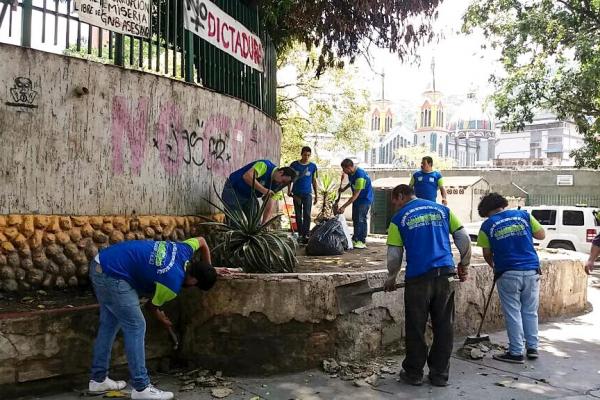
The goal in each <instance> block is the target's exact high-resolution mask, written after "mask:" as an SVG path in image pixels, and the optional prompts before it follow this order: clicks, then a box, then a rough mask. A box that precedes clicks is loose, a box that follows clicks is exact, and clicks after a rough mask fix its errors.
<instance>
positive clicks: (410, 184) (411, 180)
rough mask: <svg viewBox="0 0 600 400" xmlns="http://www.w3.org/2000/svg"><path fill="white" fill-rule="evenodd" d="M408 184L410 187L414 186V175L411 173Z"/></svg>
mask: <svg viewBox="0 0 600 400" xmlns="http://www.w3.org/2000/svg"><path fill="white" fill-rule="evenodd" d="M408 186H410V187H411V188H414V187H415V175H414V174H413V175H411V176H410V182H408Z"/></svg>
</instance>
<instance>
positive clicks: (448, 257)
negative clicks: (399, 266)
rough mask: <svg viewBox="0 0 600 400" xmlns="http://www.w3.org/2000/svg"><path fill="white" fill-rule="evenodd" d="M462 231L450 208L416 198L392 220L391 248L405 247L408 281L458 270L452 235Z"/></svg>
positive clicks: (390, 232) (389, 232) (388, 243)
mask: <svg viewBox="0 0 600 400" xmlns="http://www.w3.org/2000/svg"><path fill="white" fill-rule="evenodd" d="M460 228H462V224H461V223H460V221H459V220H458V218H456V216H455V215H454V214H453V213H452V211H450V209H449V208H448V207H446V206H443V205H441V204H437V203H434V202H432V201H429V200H423V199H415V200H412V201H410V202H408V203H407V204H405V205H404V207H402V208H401V209H399V210H398V212H396V214H395V215H394V216H393V217H392V221H391V223H390V226H389V228H388V239H387V245H388V246H404V248H405V250H406V279H412V278H417V277H419V276H421V275H424V274H426V273H428V272H429V271H431V270H433V269H435V268H442V267H454V259H453V258H452V249H451V247H450V234H451V233H454V232H456V231H457V230H459V229H460Z"/></svg>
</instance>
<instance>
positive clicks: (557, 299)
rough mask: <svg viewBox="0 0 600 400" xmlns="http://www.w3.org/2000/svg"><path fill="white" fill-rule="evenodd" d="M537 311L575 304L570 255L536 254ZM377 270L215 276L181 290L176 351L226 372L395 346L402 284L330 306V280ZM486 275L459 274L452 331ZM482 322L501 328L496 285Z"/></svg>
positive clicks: (578, 277) (474, 314)
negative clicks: (368, 300) (355, 306)
mask: <svg viewBox="0 0 600 400" xmlns="http://www.w3.org/2000/svg"><path fill="white" fill-rule="evenodd" d="M541 257H542V260H543V261H542V270H543V274H542V276H541V280H542V282H541V300H540V310H539V314H540V320H541V321H547V320H549V319H552V318H558V317H563V316H566V315H573V314H577V313H582V312H583V311H584V310H585V307H586V296H587V276H586V275H585V273H584V271H583V267H582V263H581V261H574V260H573V258H572V256H571V255H565V254H562V255H560V254H558V255H554V254H547V253H541ZM386 274H387V273H386V272H385V271H371V272H366V273H363V272H361V273H347V274H343V273H331V274H326V273H325V274H291V275H290V274H288V275H267V276H265V275H244V276H238V277H236V276H234V277H231V278H227V279H223V280H220V281H218V282H217V285H216V287H215V289H214V290H211V291H210V292H208V293H206V294H205V295H203V296H201V297H200V295H199V294H197V293H194V292H190V293H189V295H188V296H186V297H184V298H182V299H181V300H182V308H181V313H182V314H181V326H182V327H183V329H184V330H183V332H182V334H183V352H182V356H183V357H184V358H185V359H187V360H188V361H189V362H191V363H197V364H199V365H202V366H204V367H211V368H215V369H222V370H224V371H226V372H228V373H244V374H256V373H265V372H266V373H272V372H277V371H287V370H303V369H308V368H313V367H316V366H317V365H318V364H319V362H320V360H322V359H323V358H327V357H336V358H338V359H346V360H349V359H360V358H366V357H373V356H376V355H380V354H386V353H389V352H394V351H398V350H401V349H402V347H403V337H404V328H403V327H404V309H403V307H404V297H403V296H404V291H403V290H397V291H395V292H392V293H377V294H375V295H374V296H373V304H372V306H370V307H365V308H363V309H359V310H356V312H353V313H349V314H346V315H338V309H337V303H336V297H335V287H336V286H338V285H342V284H345V283H349V282H353V281H357V280H361V279H368V280H369V283H370V285H371V286H372V287H375V286H381V285H382V284H383V281H384V279H385V276H386ZM491 283H492V273H491V270H490V268H489V267H488V266H487V265H481V264H480V265H475V266H473V267H472V269H471V275H470V279H469V280H468V281H467V282H465V283H457V292H456V293H457V294H456V324H455V331H456V333H457V334H459V335H467V334H473V333H474V332H475V331H476V329H477V327H478V324H479V322H480V318H481V315H482V313H483V307H484V304H485V298H486V296H487V294H488V291H489V290H490V287H491ZM488 313H489V314H488V317H487V319H486V323H485V324H484V329H485V330H495V329H501V328H502V327H503V323H504V321H503V317H502V313H501V310H500V305H499V301H498V297H497V294H494V296H493V299H492V303H491V305H490V310H489V311H488Z"/></svg>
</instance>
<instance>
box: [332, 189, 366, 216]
mask: <svg viewBox="0 0 600 400" xmlns="http://www.w3.org/2000/svg"><path fill="white" fill-rule="evenodd" d="M361 191H362V189H361V190H357V191H355V192H354V193H352V197H350V198H349V199H348V201H346V202H345V203H344V205H343V206H341V207H340V208H338V214H343V213H344V211H345V210H346V207H348V206H349V205H350V204H352V203H354V202H355V201H356V199H358V196H360V192H361Z"/></svg>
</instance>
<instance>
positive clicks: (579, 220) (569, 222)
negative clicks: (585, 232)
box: [563, 210, 583, 226]
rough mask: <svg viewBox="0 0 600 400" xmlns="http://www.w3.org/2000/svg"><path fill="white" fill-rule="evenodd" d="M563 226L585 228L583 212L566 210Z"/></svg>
mask: <svg viewBox="0 0 600 400" xmlns="http://www.w3.org/2000/svg"><path fill="white" fill-rule="evenodd" d="M563 225H565V226H583V211H572V210H564V211H563Z"/></svg>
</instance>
